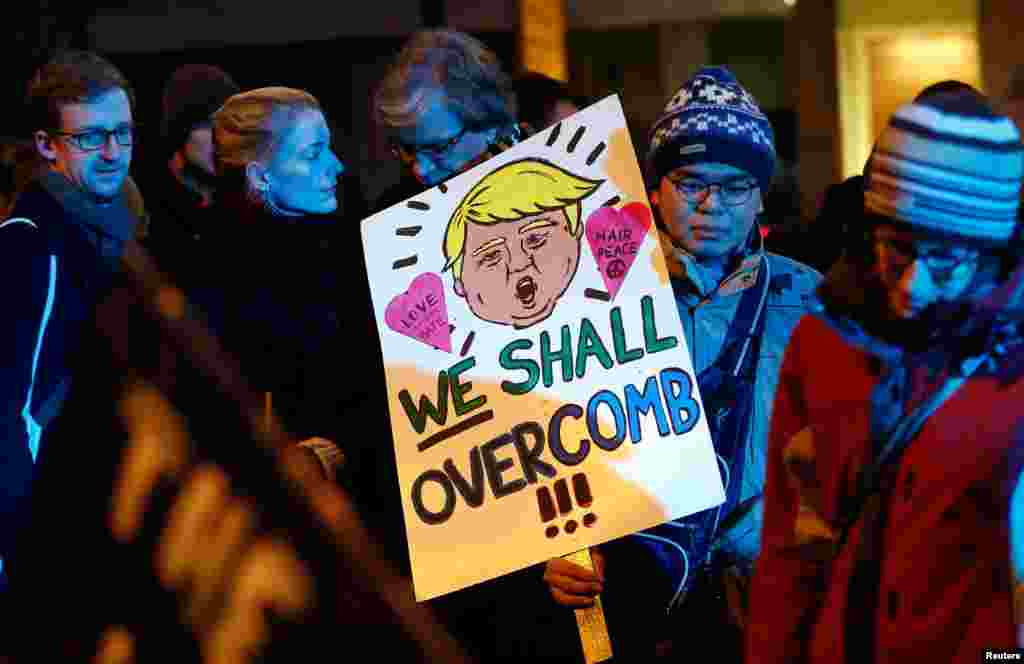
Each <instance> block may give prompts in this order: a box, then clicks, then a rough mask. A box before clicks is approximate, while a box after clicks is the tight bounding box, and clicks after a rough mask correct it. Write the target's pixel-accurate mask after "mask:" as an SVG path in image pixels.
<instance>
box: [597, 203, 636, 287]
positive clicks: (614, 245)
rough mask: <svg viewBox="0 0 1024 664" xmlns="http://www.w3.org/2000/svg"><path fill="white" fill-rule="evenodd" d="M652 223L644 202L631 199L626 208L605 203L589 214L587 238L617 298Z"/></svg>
mask: <svg viewBox="0 0 1024 664" xmlns="http://www.w3.org/2000/svg"><path fill="white" fill-rule="evenodd" d="M650 225H651V212H650V210H648V209H647V206H646V205H644V204H643V203H630V204H629V205H626V206H625V207H623V208H622V209H616V208H613V207H601V208H599V209H597V210H595V211H594V212H593V213H591V215H590V216H589V217H587V242H588V243H589V244H590V251H591V253H592V254H593V255H594V260H595V261H596V262H597V269H598V271H599V272H600V273H601V277H602V278H603V279H604V285H605V286H606V287H607V288H608V293H609V294H610V295H611V298H612V299H613V300H614V299H615V295H616V293H618V292H619V288H621V287H622V282H623V281H625V279H626V274H627V273H628V272H629V268H630V267H632V265H633V262H634V260H636V256H637V252H638V251H639V249H640V245H641V244H642V243H643V241H644V238H645V237H646V235H647V229H648V228H649V227H650Z"/></svg>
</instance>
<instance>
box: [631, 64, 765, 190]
mask: <svg viewBox="0 0 1024 664" xmlns="http://www.w3.org/2000/svg"><path fill="white" fill-rule="evenodd" d="M774 140H775V139H774V133H773V132H772V126H771V123H770V122H768V118H767V117H766V116H765V114H764V113H762V112H761V109H760V108H759V107H758V105H757V102H756V101H755V100H754V98H753V96H751V94H750V93H749V92H747V91H746V90H745V89H743V86H741V85H740V84H739V82H737V80H736V77H735V76H733V74H732V72H731V71H729V70H728V69H726V68H725V67H704V68H702V69H701V70H700V71H698V72H697V73H696V74H695V75H694V76H693V78H691V79H690V80H689V81H687V82H686V83H684V84H683V86H682V87H681V88H679V91H678V92H676V94H675V96H673V97H672V99H670V100H669V102H668V104H667V105H666V106H665V110H664V111H663V112H662V114H661V117H660V118H659V119H658V121H657V122H655V123H654V127H652V128H651V135H650V149H649V150H648V153H647V166H648V168H649V170H650V172H651V174H652V175H653V176H655V177H656V178H657V180H660V179H661V177H662V176H663V175H665V174H666V173H669V172H671V171H672V170H674V169H676V168H679V167H680V166H686V165H688V164H696V163H709V162H718V163H723V164H729V165H730V166H736V167H737V168H741V169H743V170H744V171H746V172H748V173H750V175H752V176H753V177H754V178H756V179H757V183H758V186H760V188H761V191H762V192H765V191H767V189H768V184H769V183H770V182H771V179H772V173H773V172H774V171H775V144H774Z"/></svg>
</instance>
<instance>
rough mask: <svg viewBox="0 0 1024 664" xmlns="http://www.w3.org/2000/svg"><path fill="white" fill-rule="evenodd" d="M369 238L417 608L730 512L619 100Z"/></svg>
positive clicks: (416, 201) (482, 170)
mask: <svg viewBox="0 0 1024 664" xmlns="http://www.w3.org/2000/svg"><path fill="white" fill-rule="evenodd" d="M362 233H363V245H364V250H365V252H366V256H367V260H366V263H367V270H368V271H369V283H370V285H371V286H370V287H371V291H372V297H373V304H374V311H375V316H376V319H377V324H378V330H379V333H380V339H381V348H382V352H383V357H384V366H385V373H386V379H387V390H388V405H389V409H390V415H391V422H392V432H393V439H394V445H395V455H396V460H397V467H398V475H399V484H400V487H401V491H402V505H403V510H404V514H405V523H406V531H407V535H408V541H409V553H410V559H411V563H412V574H413V583H414V586H415V591H416V597H417V599H419V600H421V601H422V600H428V599H431V598H434V597H437V596H440V595H443V594H446V593H449V592H452V591H455V590H458V589H461V588H464V587H467V586H470V585H472V584H475V583H479V582H482V581H485V580H488V579H492V578H495V577H498V576H501V575H504V574H507V573H509V572H513V571H515V570H518V569H522V568H524V567H526V566H529V565H531V564H534V563H538V562H541V561H544V560H547V559H549V558H552V557H557V556H561V555H564V554H568V553H571V552H573V551H579V550H581V549H584V548H586V547H588V546H592V545H596V544H600V543H602V542H605V541H608V540H611V539H615V538H618V537H622V536H624V535H627V534H630V533H634V532H637V531H639V530H643V529H646V528H649V527H652V526H654V525H657V524H659V523H663V522H665V521H667V520H669V519H674V518H678V517H682V516H685V515H688V514H691V513H694V512H697V511H700V510H704V509H707V508H710V507H714V506H715V505H718V504H720V503H721V502H722V501H723V500H724V491H723V489H722V483H721V478H720V476H719V471H718V465H717V462H716V459H715V453H714V449H713V447H712V445H711V439H710V434H709V432H708V427H707V424H706V423H705V421H704V418H703V407H702V404H701V400H700V395H699V394H698V391H697V385H696V379H695V376H694V372H693V366H692V364H691V361H690V355H689V352H688V351H687V347H686V340H685V337H684V335H683V330H682V328H681V325H680V321H679V314H678V311H677V309H676V302H675V299H674V297H673V294H672V289H671V287H670V285H669V280H668V271H667V268H666V266H665V261H664V257H663V255H662V251H661V248H660V246H659V242H658V236H657V233H656V230H655V224H654V220H653V218H652V214H651V209H650V207H649V205H648V203H647V199H646V193H645V189H644V184H643V179H642V176H641V174H640V168H639V166H638V164H637V161H636V153H635V151H634V149H633V145H632V142H631V140H630V137H629V132H628V129H627V127H626V122H625V118H624V116H623V113H622V107H621V105H620V103H619V99H618V97H616V96H612V97H608V98H606V99H604V100H602V101H600V102H598V103H596V104H594V105H593V106H590V107H588V108H587V109H584V110H583V111H580V112H579V113H577V114H576V115H574V116H572V117H571V118H568V119H566V120H565V121H563V122H562V123H560V124H558V125H556V126H554V127H552V128H550V129H547V130H545V131H542V132H539V133H538V134H536V135H534V136H532V137H530V138H529V139H527V140H525V141H522V142H521V143H519V144H517V145H515V146H514V147H512V148H511V149H509V150H507V151H505V152H503V153H501V154H500V155H498V156H496V157H494V158H492V159H490V160H488V161H486V162H485V163H482V164H480V165H478V166H476V167H475V168H473V169H472V170H470V171H467V172H465V173H463V174H460V175H459V176H457V177H455V178H453V179H451V180H449V181H447V182H446V183H444V184H442V185H438V186H437V187H434V188H432V189H429V190H427V191H425V192H423V193H422V194H420V195H418V196H415V197H413V198H411V199H409V200H408V201H405V202H403V203H399V204H398V205H395V206H393V207H390V208H388V209H386V210H384V211H382V212H380V213H378V214H376V215H374V216H372V217H370V218H368V219H367V220H365V221H364V222H363V226H362ZM381 444H387V442H386V441H381Z"/></svg>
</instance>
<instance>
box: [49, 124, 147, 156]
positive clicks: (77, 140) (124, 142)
mask: <svg viewBox="0 0 1024 664" xmlns="http://www.w3.org/2000/svg"><path fill="white" fill-rule="evenodd" d="M52 133H53V134H56V135H57V136H63V137H65V138H67V139H68V140H69V141H71V142H72V143H74V144H75V145H76V146H77V147H78V149H79V150H82V151H84V152H93V151H95V150H99V149H100V148H102V147H103V146H104V145H106V144H107V142H108V141H109V140H110V137H111V136H113V137H114V140H116V141H117V144H118V145H120V146H122V147H126V148H127V147H131V145H132V143H133V142H134V140H135V127H134V126H132V125H125V126H122V127H118V128H117V129H109V130H108V129H90V130H89V131H78V132H66V131H53V132H52Z"/></svg>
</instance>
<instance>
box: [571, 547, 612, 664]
mask: <svg viewBox="0 0 1024 664" xmlns="http://www.w3.org/2000/svg"><path fill="white" fill-rule="evenodd" d="M562 558H563V560H568V561H569V562H571V563H576V564H577V565H579V566H581V567H585V568H587V569H589V570H591V571H593V570H594V561H593V559H592V558H591V557H590V549H580V550H579V551H577V552H576V553H570V554H569V555H567V556H562ZM574 613H575V614H576V625H577V626H578V627H579V630H580V641H581V642H582V643H583V656H584V657H585V658H586V660H587V664H597V662H606V661H608V660H610V659H611V658H612V641H611V639H610V638H609V637H608V625H606V624H605V622H604V609H603V608H601V597H600V596H597V597H595V598H594V606H591V607H588V608H585V609H576V610H575V611H574Z"/></svg>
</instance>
